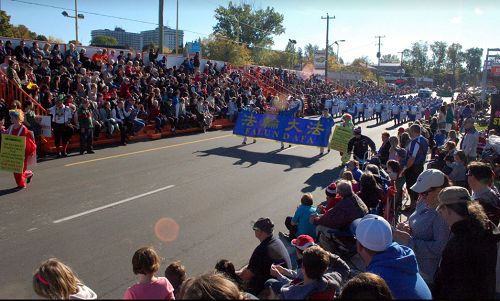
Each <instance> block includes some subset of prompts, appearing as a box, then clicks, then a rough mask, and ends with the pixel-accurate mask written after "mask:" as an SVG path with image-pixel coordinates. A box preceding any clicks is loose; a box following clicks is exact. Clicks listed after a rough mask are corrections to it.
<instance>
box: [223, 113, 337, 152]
mask: <svg viewBox="0 0 500 301" xmlns="http://www.w3.org/2000/svg"><path fill="white" fill-rule="evenodd" d="M332 126H333V120H332V119H327V118H320V119H319V120H314V119H304V118H296V117H294V116H293V115H290V114H279V115H270V114H258V113H255V112H250V111H242V112H240V113H239V115H238V120H237V121H236V125H235V127H234V130H233V134H235V135H241V136H248V137H256V138H265V139H271V140H276V141H283V142H287V143H292V144H303V145H310V146H323V147H327V146H328V143H329V141H328V139H329V137H330V134H331V132H332Z"/></svg>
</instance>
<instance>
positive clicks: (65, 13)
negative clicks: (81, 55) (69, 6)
mask: <svg viewBox="0 0 500 301" xmlns="http://www.w3.org/2000/svg"><path fill="white" fill-rule="evenodd" d="M62 15H63V16H65V17H67V18H74V19H75V38H76V39H75V43H76V46H78V19H84V18H85V16H84V15H83V14H79V13H78V0H75V16H70V15H69V14H68V12H66V11H63V12H62Z"/></svg>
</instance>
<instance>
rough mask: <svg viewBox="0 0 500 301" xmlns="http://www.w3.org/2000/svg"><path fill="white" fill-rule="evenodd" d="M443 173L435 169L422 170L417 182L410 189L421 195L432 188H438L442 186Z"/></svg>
mask: <svg viewBox="0 0 500 301" xmlns="http://www.w3.org/2000/svg"><path fill="white" fill-rule="evenodd" d="M444 181H445V177H444V173H442V172H441V171H440V170H437V169H433V168H431V169H427V170H424V171H423V172H422V173H421V174H420V175H419V176H418V178H417V182H415V184H413V186H412V187H410V189H411V190H413V191H415V192H417V193H422V192H425V191H427V190H429V189H431V188H433V187H440V186H442V185H443V184H444Z"/></svg>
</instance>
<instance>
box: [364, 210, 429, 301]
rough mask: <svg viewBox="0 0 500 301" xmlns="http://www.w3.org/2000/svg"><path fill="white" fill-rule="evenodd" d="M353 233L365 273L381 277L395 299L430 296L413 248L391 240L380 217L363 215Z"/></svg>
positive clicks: (385, 222) (388, 226) (390, 234)
mask: <svg viewBox="0 0 500 301" xmlns="http://www.w3.org/2000/svg"><path fill="white" fill-rule="evenodd" d="M355 233H356V240H357V242H356V249H357V252H358V254H359V255H360V257H361V259H362V260H363V262H364V263H365V265H366V272H370V273H374V274H376V275H379V276H380V277H382V278H383V279H384V280H385V282H386V283H387V285H388V286H389V288H390V289H391V291H392V293H393V295H394V298H395V299H431V298H432V295H431V292H430V290H429V287H428V286H427V284H426V283H425V281H424V279H423V278H422V276H420V274H419V270H418V264H417V259H416V257H415V254H414V253H413V250H412V249H410V248H408V247H406V246H402V245H399V244H398V243H397V242H392V229H391V225H390V224H389V223H388V222H387V221H386V220H385V219H384V218H383V217H380V216H375V215H367V216H366V217H364V218H362V219H361V220H360V221H359V222H357V225H356V231H355Z"/></svg>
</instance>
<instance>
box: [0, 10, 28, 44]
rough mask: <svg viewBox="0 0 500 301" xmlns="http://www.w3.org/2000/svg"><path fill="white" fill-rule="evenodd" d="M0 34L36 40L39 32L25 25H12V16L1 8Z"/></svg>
mask: <svg viewBox="0 0 500 301" xmlns="http://www.w3.org/2000/svg"><path fill="white" fill-rule="evenodd" d="M0 36H3V37H11V38H19V39H30V40H34V39H35V38H36V36H37V34H36V33H35V32H33V31H31V30H29V29H28V27H26V26H25V25H22V24H21V25H19V26H14V25H12V24H11V23H10V16H9V15H7V13H6V12H5V11H4V10H0Z"/></svg>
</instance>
